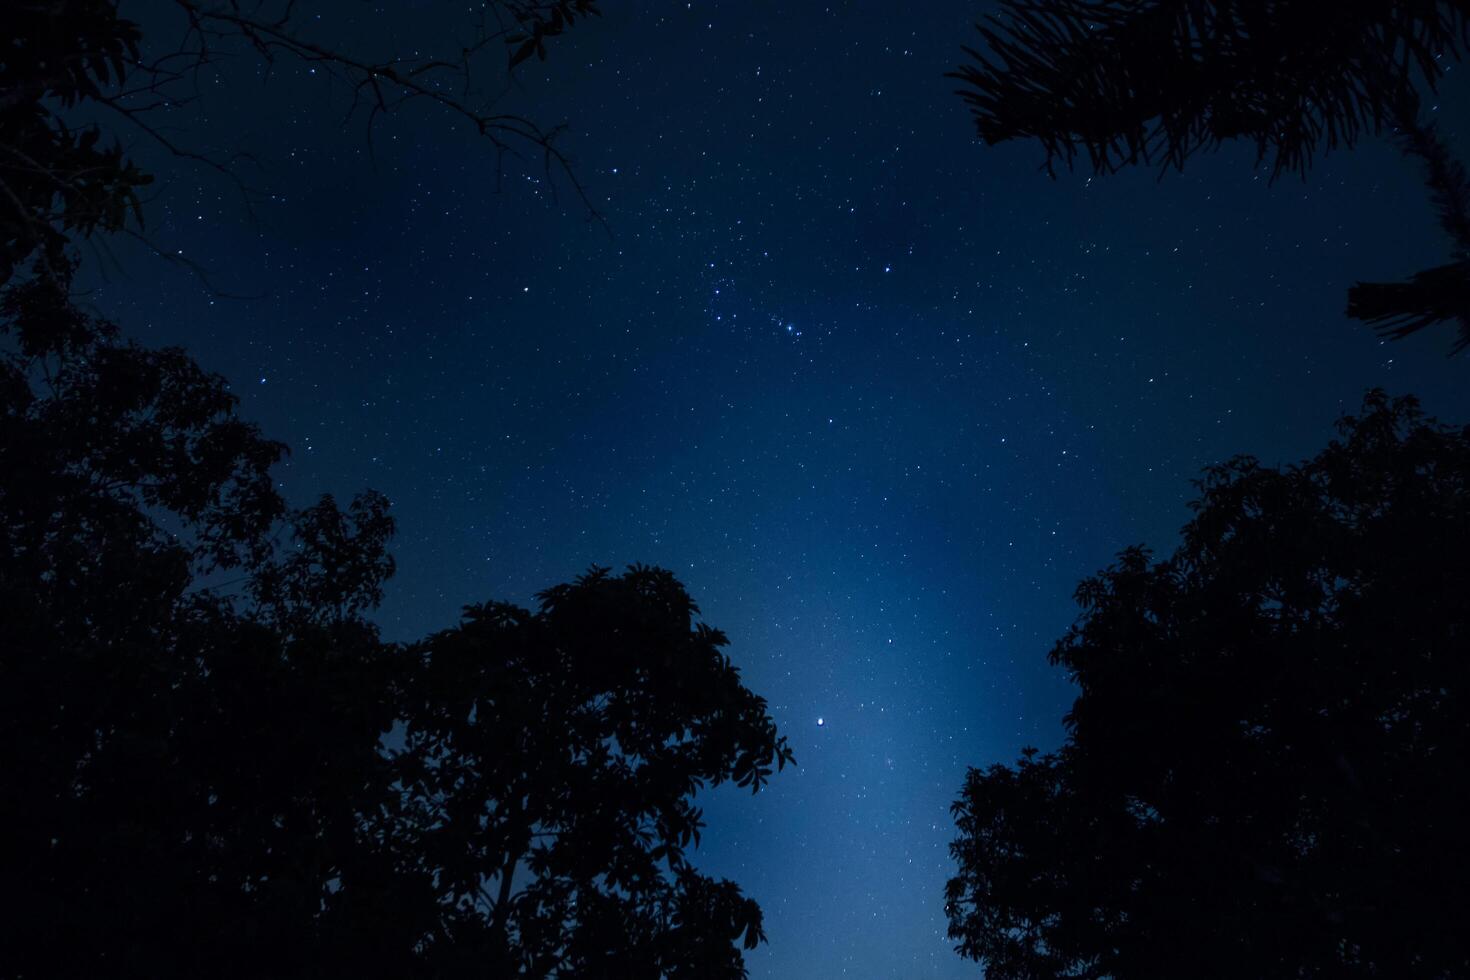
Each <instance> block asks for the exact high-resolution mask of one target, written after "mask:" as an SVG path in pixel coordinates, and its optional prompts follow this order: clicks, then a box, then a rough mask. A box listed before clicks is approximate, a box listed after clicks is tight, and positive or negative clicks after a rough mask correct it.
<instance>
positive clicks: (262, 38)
mask: <svg viewBox="0 0 1470 980" xmlns="http://www.w3.org/2000/svg"><path fill="white" fill-rule="evenodd" d="M311 6H312V5H311V4H306V3H297V2H295V0H264V2H259V3H250V4H240V3H226V2H220V3H215V2H211V0H173V2H172V3H171V4H169V5H167V8H166V9H168V10H172V11H173V12H174V13H176V14H177V15H178V17H179V18H180V27H181V32H180V33H181V36H182V38H183V40H182V41H181V43H180V45H179V46H178V47H177V49H175V50H165V51H162V52H160V51H157V50H154V51H152V52H151V53H149V52H146V51H145V49H144V43H143V42H144V38H143V36H142V32H141V29H140V27H139V25H138V24H137V23H136V22H134V21H132V20H129V19H127V17H126V16H124V12H126V11H128V10H130V9H135V7H136V4H134V3H132V2H129V0H7V2H6V3H3V4H0V38H3V39H4V40H3V42H0V44H3V55H0V283H3V282H5V281H6V280H8V279H9V277H10V275H11V274H12V272H13V271H14V270H15V269H16V267H17V266H18V265H19V264H20V263H21V262H22V261H23V260H24V259H25V258H26V256H28V255H29V254H31V252H32V251H34V250H36V249H37V248H45V249H46V253H45V254H46V257H47V259H48V261H59V259H58V256H57V251H58V250H59V249H60V248H61V247H62V246H63V245H64V244H65V242H66V241H67V240H68V239H69V238H70V237H71V236H73V235H81V236H83V237H85V236H86V235H89V234H91V233H92V232H94V231H96V230H99V229H100V230H104V231H109V232H119V231H122V232H126V233H130V234H138V233H139V231H140V229H141V227H142V214H141V211H140V209H139V198H138V194H137V190H138V188H139V187H141V186H143V185H145V184H147V183H149V181H150V180H151V178H150V176H149V175H148V174H145V173H143V172H141V171H140V170H139V169H138V168H137V167H136V166H135V165H134V164H133V163H131V162H130V161H129V160H128V159H127V157H126V155H125V154H124V153H123V150H122V149H121V145H120V142H119V139H118V137H119V136H120V135H121V134H123V133H132V134H135V135H141V136H142V137H144V138H146V139H150V140H153V141H155V142H157V143H158V144H160V145H162V146H163V147H164V148H165V149H166V150H167V151H168V152H170V153H172V154H174V155H175V156H177V157H179V158H181V159H183V160H186V161H192V162H194V163H196V164H200V165H203V166H206V167H210V168H213V169H214V170H217V171H220V172H221V173H223V174H225V175H227V176H230V177H232V178H234V173H233V170H232V168H231V161H229V160H224V159H215V158H211V157H208V156H205V155H203V154H201V153H199V152H197V151H193V150H190V149H189V148H188V147H187V145H181V144H180V143H179V142H178V141H177V137H175V136H172V135H168V134H167V130H168V127H167V126H165V125H164V119H165V118H166V116H167V114H168V113H169V112H171V111H174V110H176V109H178V108H179V107H181V106H185V105H188V104H189V103H191V102H193V101H194V99H195V97H196V95H197V86H198V83H199V76H200V72H201V71H202V70H204V69H207V68H210V67H211V66H215V65H217V64H218V63H219V61H220V60H221V59H222V58H223V57H224V56H226V55H227V54H231V53H239V52H244V53H245V54H247V55H249V56H252V57H255V58H257V59H259V60H261V61H263V62H265V63H267V64H268V65H275V64H276V63H278V62H280V61H282V60H294V61H299V62H305V63H308V64H310V65H311V66H312V67H313V68H314V69H315V70H318V71H321V72H324V73H328V74H331V75H333V76H334V77H336V78H338V79H339V80H341V81H342V82H343V83H344V84H345V85H346V86H348V88H349V89H350V91H351V92H352V93H353V95H354V99H355V102H354V108H356V107H358V106H360V107H362V109H363V110H364V112H365V113H366V115H367V118H368V120H369V125H370V126H371V124H372V122H373V121H374V120H376V119H377V118H379V117H380V116H381V115H383V114H385V113H388V112H392V111H394V110H395V109H398V108H400V107H401V106H403V105H405V104H408V103H419V102H421V103H425V104H429V105H432V106H433V107H435V108H436V109H438V110H440V111H442V112H445V113H447V114H448V116H449V117H450V118H452V119H454V120H455V121H457V122H460V123H463V124H468V125H469V126H471V127H472V128H473V129H474V130H475V132H477V133H478V134H479V135H481V136H483V137H485V138H486V139H487V140H489V141H490V143H491V145H492V146H493V148H494V151H495V154H496V157H497V161H499V160H500V159H501V158H502V157H503V156H504V155H505V154H508V153H516V152H519V151H520V150H529V151H531V152H532V153H533V154H534V155H535V156H536V157H539V158H540V159H541V160H542V161H543V162H544V164H545V166H546V168H547V169H548V170H551V169H553V168H555V169H558V170H560V171H561V172H562V175H563V177H564V178H565V179H567V180H568V181H570V183H571V185H572V186H573V188H574V189H575V190H576V192H577V194H578V195H579V196H580V197H581V199H582V201H583V203H584V204H586V205H587V206H588V208H589V210H591V205H590V202H589V200H588V198H587V197H586V195H585V194H583V193H582V188H581V185H580V183H579V182H578V181H577V178H576V175H575V174H574V173H573V172H572V170H571V168H570V167H569V166H568V163H567V160H566V158H565V157H564V156H563V155H562V153H561V151H560V149H559V148H558V147H557V145H556V142H555V141H556V136H557V130H556V129H545V128H543V127H541V126H539V125H537V124H536V123H535V122H533V121H531V120H530V119H527V118H525V117H522V116H518V115H515V114H513V113H507V112H505V111H503V110H502V109H501V108H499V107H497V105H496V103H497V100H498V98H499V97H500V96H502V95H503V94H504V92H503V90H502V89H501V88H498V87H497V86H496V85H495V84H494V82H493V81H492V84H490V85H488V86H487V85H486V84H484V83H485V79H486V78H490V79H492V80H495V81H502V82H503V80H504V79H505V78H506V77H507V76H506V71H507V70H508V69H513V68H514V67H515V66H516V65H517V64H519V63H521V62H522V61H524V60H526V59H527V58H529V57H531V56H532V55H538V56H540V57H541V58H543V59H544V58H545V57H546V43H547V41H548V39H550V38H554V37H557V36H559V35H561V34H563V33H565V31H566V30H567V29H568V28H569V27H571V26H572V25H573V24H574V23H576V22H577V21H578V20H580V19H583V18H585V17H588V16H591V15H595V14H597V13H598V12H599V11H598V7H597V3H596V2H595V0H489V2H486V3H483V4H480V5H478V13H479V18H478V20H477V21H476V22H475V23H474V25H473V28H472V30H471V33H470V35H469V36H468V37H466V38H464V39H462V40H453V41H451V42H449V43H446V45H445V47H446V48H451V49H453V50H454V52H455V53H454V55H453V56H452V57H450V58H435V57H430V56H421V55H417V54H416V55H413V56H408V57H401V58H391V59H386V60H385V59H381V58H372V57H368V56H365V55H360V54H357V53H354V52H352V51H349V50H340V49H337V48H334V47H331V46H330V45H328V44H326V43H323V42H321V41H319V40H316V39H315V38H314V37H309V36H308V35H309V33H310V32H308V31H306V30H305V29H304V25H306V24H309V23H310V14H309V10H310V7H311ZM154 14H155V16H156V17H161V16H162V13H161V12H160V11H158V10H155V11H154ZM155 23H156V22H155ZM497 53H503V57H504V58H505V59H506V60H505V61H504V62H501V63H500V64H501V65H503V66H504V67H502V68H501V70H500V71H498V72H497V71H495V70H494V69H490V70H486V66H485V65H484V64H482V62H484V61H486V60H487V59H488V60H489V61H491V62H492V63H493V62H494V61H495V56H496V55H497ZM78 111H80V112H82V113H85V114H86V116H87V117H88V118H89V119H90V120H91V121H90V122H88V123H87V124H86V125H81V126H78V125H75V124H73V123H71V122H69V121H68V120H69V118H70V117H72V116H74V115H76V114H77V112H78ZM497 165H498V164H497ZM237 183H238V180H237ZM243 189H244V188H243V185H242V190H243Z"/></svg>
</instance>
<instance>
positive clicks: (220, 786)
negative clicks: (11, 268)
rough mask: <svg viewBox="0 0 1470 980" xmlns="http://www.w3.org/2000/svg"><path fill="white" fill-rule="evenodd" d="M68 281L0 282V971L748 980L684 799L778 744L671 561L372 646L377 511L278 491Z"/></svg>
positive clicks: (226, 399)
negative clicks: (0, 943)
mask: <svg viewBox="0 0 1470 980" xmlns="http://www.w3.org/2000/svg"><path fill="white" fill-rule="evenodd" d="M70 270H71V267H70V265H68V264H62V265H59V266H58V265H53V264H48V263H44V262H40V261H37V263H36V264H35V267H34V269H33V270H32V272H31V274H29V275H28V276H26V277H24V278H21V279H18V280H17V281H12V282H11V283H10V284H9V285H8V286H6V287H5V289H4V290H3V293H0V771H3V772H4V773H5V774H6V776H7V784H6V793H5V794H4V798H3V800H0V827H4V828H5V831H6V832H5V833H4V834H3V835H0V868H3V869H4V871H3V872H0V878H3V881H4V883H5V884H6V885H7V886H8V888H9V890H10V892H11V893H13V894H15V895H23V896H24V900H23V901H18V902H14V903H11V905H10V907H9V908H8V911H7V914H6V917H5V919H4V920H3V932H0V936H3V939H4V946H5V968H4V972H5V973H6V974H7V975H16V976H36V977H45V976H55V977H75V976H97V975H105V976H116V977H130V976H138V977H142V976H148V977H171V976H180V977H182V976H190V977H192V976H200V975H210V976H221V977H242V978H244V977H249V978H263V977H283V976H284V977H291V976H299V977H307V976H312V977H319V976H324V975H331V974H342V975H349V976H385V977H386V976H403V975H411V976H430V975H432V976H436V977H453V976H483V975H487V974H488V975H492V976H524V977H547V976H550V975H555V976H560V977H570V976H607V975H617V976H626V977H648V978H659V977H665V976H668V977H686V976H687V977H736V976H743V973H744V970H743V963H742V958H741V953H740V949H739V945H740V944H743V945H744V947H745V948H750V947H752V946H754V945H755V944H756V943H758V942H760V941H761V940H762V939H763V934H762V931H761V918H760V910H759V908H758V907H757V906H756V904H755V903H754V902H753V901H751V900H749V899H747V898H745V897H744V896H743V895H741V893H740V891H739V889H738V888H737V887H736V886H735V885H733V884H732V883H730V882H723V881H713V880H710V879H708V878H706V877H704V876H702V875H700V874H699V873H698V872H697V871H696V869H695V868H694V866H693V865H692V863H691V862H690V860H689V857H688V854H687V849H688V847H689V845H690V844H691V842H695V843H697V839H698V832H699V828H700V820H699V811H698V810H697V809H695V807H694V806H693V803H692V797H693V795H694V794H695V792H696V791H697V790H698V789H700V788H702V787H704V786H708V785H714V784H718V783H720V782H722V781H724V780H726V779H733V780H735V781H737V782H739V783H741V784H742V785H749V786H751V787H752V788H753V789H758V788H760V787H761V786H763V785H764V784H765V781H766V779H767V777H768V776H769V775H770V774H771V770H772V767H773V766H775V767H779V766H781V765H784V764H785V763H786V762H788V761H790V758H791V754H790V751H789V749H787V747H786V745H785V742H784V740H783V739H781V738H780V737H779V736H778V735H777V734H776V731H775V728H774V726H773V725H772V723H771V720H770V718H769V717H768V716H767V714H766V711H765V704H764V702H763V701H761V699H759V698H758V697H756V696H755V695H754V694H752V693H750V692H749V691H748V690H746V689H745V688H744V687H743V686H742V685H741V683H740V679H739V673H738V671H736V670H735V668H734V667H733V666H732V665H731V663H730V661H729V660H728V658H726V657H725V656H724V655H723V654H722V653H721V651H720V648H721V647H722V646H723V645H724V643H725V638H724V637H723V635H721V634H720V633H719V632H718V631H716V630H713V629H711V628H709V627H707V626H704V625H702V624H696V623H694V621H693V616H694V614H695V612H696V610H695V607H694V605H693V603H692V602H691V601H690V600H689V597H688V596H687V595H686V594H685V593H684V590H683V588H682V587H681V586H680V585H679V584H678V583H677V582H676V581H675V580H674V579H673V577H672V576H671V575H670V574H669V573H667V572H662V571H658V570H654V569H643V568H635V569H633V570H631V571H629V572H628V573H627V574H625V575H623V576H621V577H610V576H608V575H607V574H606V573H605V572H601V571H596V572H594V573H592V574H591V575H589V576H587V577H585V578H583V579H580V580H578V581H577V582H576V583H574V584H572V585H567V586H560V587H558V588H555V589H552V590H550V591H548V592H547V593H545V594H543V596H542V597H541V607H540V610H539V611H538V612H537V613H534V614H532V613H528V612H525V611H523V610H516V609H514V608H512V607H509V606H504V605H497V604H490V605H486V606H483V607H476V608H475V609H472V610H470V611H469V613H468V614H467V618H466V620H465V622H464V623H463V624H462V625H460V626H459V627H456V628H454V629H451V630H447V631H444V632H442V633H439V634H436V635H435V636H433V637H430V638H429V639H427V640H425V641H423V642H422V643H419V644H415V645H412V646H410V647H407V648H403V647H400V646H397V645H394V644H388V643H384V642H383V641H382V640H381V639H380V638H379V636H378V633H377V630H376V629H375V628H374V627H373V626H372V625H371V624H370V623H369V622H368V621H367V620H366V619H365V618H364V617H365V616H366V615H367V614H368V613H369V612H370V611H371V610H372V609H373V607H375V606H376V604H377V603H378V601H379V599H380V598H381V595H382V588H383V584H384V582H385V580H386V579H387V578H388V576H389V575H391V574H392V571H393V564H392V560H391V559H390V558H389V557H388V555H387V553H386V546H387V542H388V540H389V538H390V536H391V534H392V531H393V521H392V518H391V516H390V515H389V513H388V505H387V500H386V499H385V498H384V497H382V496H381V495H379V494H373V493H367V494H363V495H362V496H360V497H358V498H357V499H356V500H354V501H353V502H352V503H351V504H350V505H349V506H348V507H346V508H345V509H344V508H339V507H338V506H337V505H336V504H335V502H334V501H333V500H332V498H330V497H323V498H322V499H320V500H319V501H318V502H317V503H316V504H314V505H312V506H310V507H307V508H304V509H302V510H297V511H290V510H288V509H287V508H286V506H285V503H284V501H283V500H282V499H281V498H280V496H279V495H278V493H277V492H276V489H275V486H274V483H273V482H272V479H271V475H270V469H271V466H272V464H274V463H275V462H276V461H277V460H278V459H280V457H281V455H282V454H283V452H284V447H282V446H281V445H280V444H279V443H275V442H272V441H270V440H268V439H265V438H264V437H263V436H262V435H261V434H260V433H259V431H258V430H257V429H256V428H255V427H254V426H252V425H250V424H248V423H246V422H243V421H241V420H240V419H239V418H238V417H237V415H236V399H235V398H234V396H233V395H231V394H230V392H229V390H228V385H227V384H226V383H225V382H224V380H223V379H222V378H219V377H218V376H215V375H210V374H208V373H206V372H204V371H202V370H201V369H200V368H199V367H198V365H196V364H195V363H194V362H193V361H192V360H190V359H189V357H188V356H187V355H185V354H184V353H183V352H182V351H179V350H158V351H155V350H148V349H145V348H142V347H139V346H137V345H135V344H131V343H127V342H125V341H123V340H121V339H119V337H118V336H117V331H116V329H115V328H114V327H113V326H112V325H111V324H109V323H107V322H105V321H102V320H100V319H98V318H96V317H94V316H92V315H90V314H87V313H85V312H83V311H81V310H80V309H78V308H77V307H76V306H75V305H74V303H73V302H72V301H71V299H70V297H69V288H68V287H69V275H70ZM58 275H59V276H60V278H58ZM390 734H391V735H392V738H389V736H390ZM390 745H391V746H393V747H390ZM737 941H738V942H737Z"/></svg>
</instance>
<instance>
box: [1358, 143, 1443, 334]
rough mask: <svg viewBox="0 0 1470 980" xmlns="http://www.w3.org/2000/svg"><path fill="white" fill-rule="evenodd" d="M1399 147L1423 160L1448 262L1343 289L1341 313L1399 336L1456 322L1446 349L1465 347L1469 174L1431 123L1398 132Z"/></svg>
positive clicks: (1426, 180)
mask: <svg viewBox="0 0 1470 980" xmlns="http://www.w3.org/2000/svg"><path fill="white" fill-rule="evenodd" d="M1399 142H1400V144H1401V145H1402V146H1403V149H1404V152H1405V153H1408V154H1410V155H1412V156H1415V157H1418V158H1419V159H1420V160H1421V161H1423V164H1424V184H1425V186H1426V187H1428V188H1429V192H1430V198H1431V200H1432V202H1433V204H1434V208H1435V211H1436V212H1437V213H1438V217H1439V225H1440V227H1441V228H1442V229H1444V232H1445V235H1446V236H1447V237H1448V238H1449V239H1450V242H1451V245H1452V248H1453V250H1454V261H1452V262H1448V263H1446V264H1444V265H1439V266H1435V267H1434V268H1432V269H1425V270H1423V271H1422V272H1416V273H1415V274H1414V275H1413V276H1412V277H1411V278H1410V279H1409V281H1407V282H1360V283H1358V284H1356V285H1354V286H1353V287H1352V288H1351V289H1349V290H1348V307H1347V315H1348V316H1350V317H1353V318H1354V319H1358V320H1363V321H1365V322H1367V323H1370V324H1372V325H1373V326H1375V327H1377V328H1378V331H1379V333H1381V334H1384V335H1385V336H1388V337H1392V338H1394V339H1399V338H1403V337H1407V336H1409V335H1410V334H1412V333H1416V332H1418V331H1420V330H1423V329H1424V328H1425V327H1428V326H1432V325H1433V324H1435V323H1440V322H1443V321H1445V320H1454V321H1458V324H1459V336H1458V338H1456V340H1455V344H1454V346H1453V347H1452V348H1451V349H1450V353H1451V354H1458V353H1459V352H1460V351H1462V350H1464V349H1465V348H1466V347H1470V178H1467V177H1466V175H1465V166H1464V164H1462V163H1460V161H1459V160H1456V159H1455V158H1454V157H1453V156H1451V155H1450V152H1449V148H1448V147H1447V146H1445V143H1444V140H1443V139H1441V138H1440V136H1439V129H1438V127H1437V126H1435V125H1434V124H1433V123H1425V124H1420V123H1418V122H1413V123H1411V124H1408V125H1406V126H1405V128H1404V130H1403V132H1402V133H1401V134H1400V135H1399Z"/></svg>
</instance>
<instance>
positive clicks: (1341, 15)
mask: <svg viewBox="0 0 1470 980" xmlns="http://www.w3.org/2000/svg"><path fill="white" fill-rule="evenodd" d="M1001 11H1002V12H1001V13H1000V14H998V15H992V16H990V17H988V18H987V24H986V25H984V26H981V28H980V32H981V35H982V37H983V38H984V39H985V41H986V44H987V46H988V48H989V53H988V54H982V53H979V52H976V51H973V50H970V49H966V50H967V51H969V53H970V55H971V56H972V58H973V62H974V63H972V64H968V65H965V66H963V67H962V68H960V69H959V70H958V71H957V72H955V73H954V76H953V77H955V78H957V79H959V80H960V81H961V82H962V83H963V87H962V88H961V89H960V95H961V96H962V97H963V98H964V99H965V101H966V102H967V103H968V104H969V105H970V107H971V109H972V111H973V113H974V116H975V122H976V126H977V128H978V129H979V133H980V137H981V138H982V139H983V140H985V142H987V143H991V144H994V143H999V142H1002V141H1004V140H1010V139H1017V138H1022V139H1036V140H1039V141H1040V142H1041V144H1042V146H1043V147H1044V148H1045V150H1046V154H1047V165H1048V167H1050V166H1051V165H1052V164H1053V163H1054V162H1055V161H1056V160H1061V161H1062V162H1064V163H1066V164H1068V165H1070V164H1071V163H1072V161H1073V158H1074V157H1075V156H1076V154H1077V151H1078V150H1079V149H1080V150H1082V151H1083V152H1084V153H1086V155H1087V157H1088V160H1089V162H1090V163H1091V164H1092V166H1093V167H1094V168H1095V169H1096V170H1097V171H1099V172H1102V171H1111V170H1113V169H1116V168H1117V167H1119V166H1121V165H1126V164H1133V163H1145V164H1149V163H1158V164H1160V165H1161V166H1164V167H1172V168H1175V169H1182V168H1183V166H1184V162H1185V160H1187V159H1188V158H1189V157H1190V156H1191V155H1192V154H1193V153H1195V152H1196V151H1197V150H1200V149H1207V148H1214V147H1216V146H1218V145H1219V144H1221V143H1223V142H1225V141H1227V140H1232V139H1247V140H1250V141H1251V142H1253V143H1255V145H1256V149H1257V153H1258V154H1259V157H1260V158H1261V159H1262V160H1265V159H1266V158H1267V157H1270V158H1271V161H1272V167H1273V169H1275V170H1276V171H1277V172H1278V173H1279V172H1281V171H1282V170H1297V171H1301V172H1303V173H1305V172H1306V170H1307V168H1308V167H1310V165H1311V162H1312V159H1313V156H1314V155H1315V154H1316V153H1317V152H1319V151H1320V150H1327V149H1331V148H1333V147H1336V146H1339V145H1343V146H1352V145H1353V144H1354V143H1356V142H1357V140H1358V139H1359V138H1361V136H1362V134H1363V133H1364V132H1377V131H1379V130H1380V129H1381V128H1383V127H1384V126H1385V124H1389V125H1391V124H1392V123H1394V122H1395V121H1396V120H1397V118H1398V116H1399V110H1400V108H1401V107H1402V106H1403V105H1405V104H1406V103H1416V102H1417V96H1416V95H1415V81H1416V78H1422V79H1424V80H1425V81H1426V82H1427V83H1429V84H1430V85H1433V84H1435V83H1436V82H1437V81H1438V80H1439V79H1440V77H1441V75H1442V73H1443V71H1444V68H1443V66H1442V65H1441V63H1440V61H1439V59H1440V57H1441V56H1442V55H1446V54H1448V55H1450V56H1452V57H1454V56H1457V55H1458V53H1459V46H1460V44H1462V43H1463V42H1464V40H1465V32H1466V31H1467V29H1470V5H1467V4H1466V3H1464V2H1463V0H1395V2H1352V3H1341V4H1336V5H1334V6H1333V7H1332V8H1331V10H1330V12H1329V11H1328V10H1327V9H1326V8H1324V7H1323V6H1322V5H1321V4H1320V3H1317V2H1315V0H1265V2H1254V3H1246V2H1240V0H1205V2H1201V0H1141V2H1134V0H1126V2H1125V0H1005V2H1004V3H1002V5H1001Z"/></svg>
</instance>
